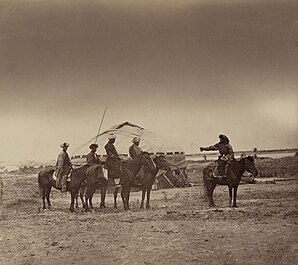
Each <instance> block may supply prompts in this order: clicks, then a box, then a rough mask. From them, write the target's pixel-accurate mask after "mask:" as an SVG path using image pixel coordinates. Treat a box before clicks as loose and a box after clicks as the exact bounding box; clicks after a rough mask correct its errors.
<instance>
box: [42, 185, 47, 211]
mask: <svg viewBox="0 0 298 265" xmlns="http://www.w3.org/2000/svg"><path fill="white" fill-rule="evenodd" d="M47 189H48V188H45V187H42V188H41V198H42V209H43V210H45V209H47V206H46V202H45V198H46V190H47Z"/></svg>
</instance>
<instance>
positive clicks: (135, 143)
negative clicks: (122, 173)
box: [128, 137, 143, 159]
mask: <svg viewBox="0 0 298 265" xmlns="http://www.w3.org/2000/svg"><path fill="white" fill-rule="evenodd" d="M140 141H141V139H140V137H134V138H133V139H132V145H131V146H130V147H129V149H128V152H129V155H130V157H131V158H132V159H134V158H136V157H137V156H139V155H140V154H141V153H142V152H143V151H142V149H141V148H140V147H139V144H140Z"/></svg>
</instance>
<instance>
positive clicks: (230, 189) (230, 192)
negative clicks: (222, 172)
mask: <svg viewBox="0 0 298 265" xmlns="http://www.w3.org/2000/svg"><path fill="white" fill-rule="evenodd" d="M232 194H233V187H232V186H229V206H230V207H232ZM234 194H235V193H234Z"/></svg>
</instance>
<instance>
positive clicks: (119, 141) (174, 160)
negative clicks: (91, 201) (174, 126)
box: [72, 121, 187, 188]
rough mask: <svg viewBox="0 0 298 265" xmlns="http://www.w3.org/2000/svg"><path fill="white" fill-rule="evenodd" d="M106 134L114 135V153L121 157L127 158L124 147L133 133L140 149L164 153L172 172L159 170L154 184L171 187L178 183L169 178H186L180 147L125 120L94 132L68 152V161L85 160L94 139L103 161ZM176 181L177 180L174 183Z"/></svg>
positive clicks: (127, 145)
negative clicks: (162, 172) (69, 158)
mask: <svg viewBox="0 0 298 265" xmlns="http://www.w3.org/2000/svg"><path fill="white" fill-rule="evenodd" d="M109 134H115V135H116V137H117V138H116V142H115V144H114V145H115V147H116V149H117V152H118V153H119V154H121V155H122V156H123V157H124V158H127V159H128V148H129V146H131V145H132V139H133V138H134V137H136V136H137V137H140V138H141V142H140V147H141V149H142V150H143V151H147V152H149V153H150V154H152V155H161V154H163V155H165V156H166V159H167V161H168V162H169V164H170V165H171V170H172V172H173V173H174V174H169V173H168V174H167V175H168V176H166V174H161V172H159V173H158V174H157V175H158V177H157V179H158V183H157V185H156V187H158V188H170V187H173V186H177V185H181V184H179V183H180V182H179V181H174V180H173V179H175V176H177V178H179V175H180V177H181V176H182V175H183V177H184V178H186V172H185V170H186V167H187V163H186V159H185V153H184V151H183V150H182V148H181V147H179V146H178V145H177V144H175V143H171V142H170V141H168V140H167V139H165V138H164V137H161V136H159V135H157V134H155V133H153V132H151V131H150V130H148V129H145V128H143V127H140V126H139V125H136V124H133V123H130V122H128V121H126V122H123V123H120V124H117V125H115V126H113V127H111V128H110V129H109V130H107V131H104V132H102V133H100V134H99V135H96V136H95V137H93V138H91V139H90V140H89V141H87V142H86V143H85V144H83V145H82V146H80V147H78V148H77V149H76V150H75V152H74V154H73V155H72V162H73V163H74V164H82V163H85V162H86V155H87V154H88V153H89V152H90V149H89V145H90V144H92V143H95V142H96V143H97V144H98V146H99V147H98V149H97V153H98V154H99V155H100V159H101V160H103V161H104V160H105V149H104V146H105V145H106V143H107V142H108V136H109ZM181 174H182V175H181ZM171 179H172V180H171ZM173 182H174V183H173ZM176 182H178V184H177V183H176Z"/></svg>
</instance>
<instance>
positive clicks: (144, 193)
mask: <svg viewBox="0 0 298 265" xmlns="http://www.w3.org/2000/svg"><path fill="white" fill-rule="evenodd" d="M145 195H146V188H145V187H142V201H141V205H140V209H144V200H145Z"/></svg>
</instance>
